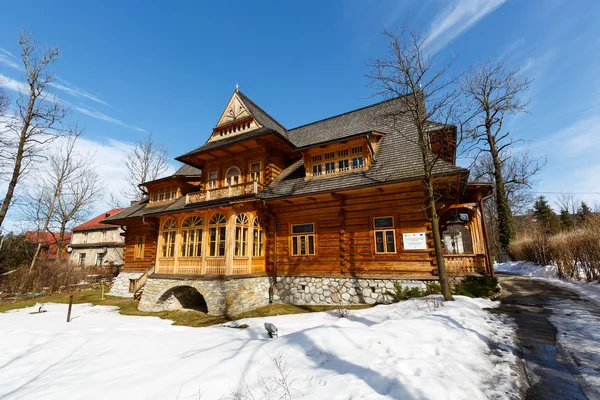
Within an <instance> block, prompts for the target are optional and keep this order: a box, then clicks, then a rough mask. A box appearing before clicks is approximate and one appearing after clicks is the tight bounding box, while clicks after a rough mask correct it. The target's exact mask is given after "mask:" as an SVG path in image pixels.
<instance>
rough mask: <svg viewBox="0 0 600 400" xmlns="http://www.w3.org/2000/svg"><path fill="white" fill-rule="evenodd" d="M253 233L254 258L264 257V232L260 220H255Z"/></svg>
mask: <svg viewBox="0 0 600 400" xmlns="http://www.w3.org/2000/svg"><path fill="white" fill-rule="evenodd" d="M252 232H253V238H252V239H253V246H252V247H253V248H252V256H253V257H262V256H263V254H264V240H265V239H264V230H263V227H262V225H261V223H260V218H258V217H256V218H254V222H253V223H252Z"/></svg>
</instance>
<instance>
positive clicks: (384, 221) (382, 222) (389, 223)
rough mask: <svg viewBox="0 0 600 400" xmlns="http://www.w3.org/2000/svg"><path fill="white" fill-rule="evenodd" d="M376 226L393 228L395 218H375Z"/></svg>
mask: <svg viewBox="0 0 600 400" xmlns="http://www.w3.org/2000/svg"><path fill="white" fill-rule="evenodd" d="M374 225H375V228H393V227H394V219H393V218H392V217H384V218H375V222H374Z"/></svg>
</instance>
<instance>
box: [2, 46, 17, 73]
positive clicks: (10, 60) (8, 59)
mask: <svg viewBox="0 0 600 400" xmlns="http://www.w3.org/2000/svg"><path fill="white" fill-rule="evenodd" d="M0 64H4V65H7V66H9V67H10V68H13V69H21V67H20V66H19V64H18V63H17V59H16V58H15V56H14V55H13V54H12V53H11V52H10V51H8V50H5V49H3V48H2V47H0Z"/></svg>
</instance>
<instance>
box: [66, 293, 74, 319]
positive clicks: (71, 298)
mask: <svg viewBox="0 0 600 400" xmlns="http://www.w3.org/2000/svg"><path fill="white" fill-rule="evenodd" d="M72 307H73V295H70V296H69V311H67V322H71V308H72Z"/></svg>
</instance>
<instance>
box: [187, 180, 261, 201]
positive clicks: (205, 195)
mask: <svg viewBox="0 0 600 400" xmlns="http://www.w3.org/2000/svg"><path fill="white" fill-rule="evenodd" d="M262 189H263V185H262V184H260V183H258V182H245V183H240V184H237V185H231V186H226V187H221V188H214V189H207V190H205V191H203V192H196V193H188V194H186V195H185V204H191V203H201V202H203V201H210V200H218V199H223V198H227V197H237V196H243V195H246V194H257V193H258V192H260V191H261V190H262Z"/></svg>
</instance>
